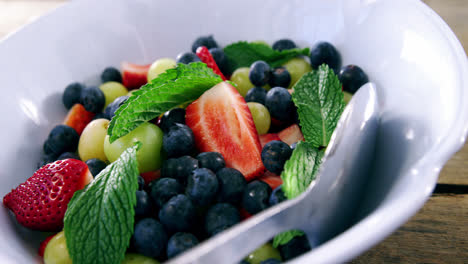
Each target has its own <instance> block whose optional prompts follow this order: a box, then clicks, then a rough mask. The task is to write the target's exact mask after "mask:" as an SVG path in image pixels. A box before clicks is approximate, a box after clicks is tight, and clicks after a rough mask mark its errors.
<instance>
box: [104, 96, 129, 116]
mask: <svg viewBox="0 0 468 264" xmlns="http://www.w3.org/2000/svg"><path fill="white" fill-rule="evenodd" d="M127 100H128V96H126V95H123V96H119V97H117V98H115V100H114V101H113V102H112V103H110V104H109V105H108V106H107V107H106V109H104V114H105V116H106V118H107V119H109V120H111V119H112V118H113V117H114V115H115V112H116V111H117V109H119V107H120V106H121V105H123V104H124V103H125V102H126V101H127Z"/></svg>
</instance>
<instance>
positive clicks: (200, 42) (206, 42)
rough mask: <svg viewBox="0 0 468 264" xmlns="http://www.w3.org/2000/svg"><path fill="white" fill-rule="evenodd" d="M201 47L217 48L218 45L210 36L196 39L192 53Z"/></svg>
mask: <svg viewBox="0 0 468 264" xmlns="http://www.w3.org/2000/svg"><path fill="white" fill-rule="evenodd" d="M201 46H205V47H206V48H207V49H211V48H217V47H218V43H216V41H215V40H214V38H213V36H212V35H210V36H202V37H198V38H197V39H196V40H195V42H193V44H192V52H194V53H195V52H197V49H198V47H201Z"/></svg>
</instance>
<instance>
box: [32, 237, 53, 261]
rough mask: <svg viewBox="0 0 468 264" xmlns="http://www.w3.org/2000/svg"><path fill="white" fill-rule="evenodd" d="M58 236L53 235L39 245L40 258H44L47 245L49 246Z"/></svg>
mask: <svg viewBox="0 0 468 264" xmlns="http://www.w3.org/2000/svg"><path fill="white" fill-rule="evenodd" d="M55 235H56V234H54V235H51V236H48V237H47V238H46V239H44V241H42V242H41V244H40V245H39V249H38V250H37V254H38V255H39V257H41V258H42V257H44V251H45V249H46V247H47V244H49V241H50V240H51V239H52V238H53V237H54V236H55Z"/></svg>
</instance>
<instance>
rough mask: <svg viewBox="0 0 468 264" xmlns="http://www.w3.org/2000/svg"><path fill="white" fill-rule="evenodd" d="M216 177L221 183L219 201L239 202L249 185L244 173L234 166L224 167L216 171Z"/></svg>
mask: <svg viewBox="0 0 468 264" xmlns="http://www.w3.org/2000/svg"><path fill="white" fill-rule="evenodd" d="M216 177H217V178H218V183H219V188H218V197H217V201H218V202H222V203H230V204H235V205H237V204H239V202H240V200H241V199H242V194H243V193H244V190H245V187H246V186H247V181H246V180H245V178H244V176H243V175H242V173H240V172H239V171H238V170H236V169H233V168H222V169H220V170H219V171H218V172H216Z"/></svg>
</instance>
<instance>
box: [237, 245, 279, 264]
mask: <svg viewBox="0 0 468 264" xmlns="http://www.w3.org/2000/svg"><path fill="white" fill-rule="evenodd" d="M271 258H272V259H277V260H279V261H281V260H282V259H281V255H280V253H279V251H278V249H276V248H274V247H273V246H272V245H271V244H270V243H266V244H264V245H262V246H261V247H259V248H257V249H256V250H255V251H254V252H252V253H250V254H249V255H248V256H247V257H246V258H245V260H246V261H247V262H249V263H250V264H260V262H262V261H264V260H267V259H271Z"/></svg>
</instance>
